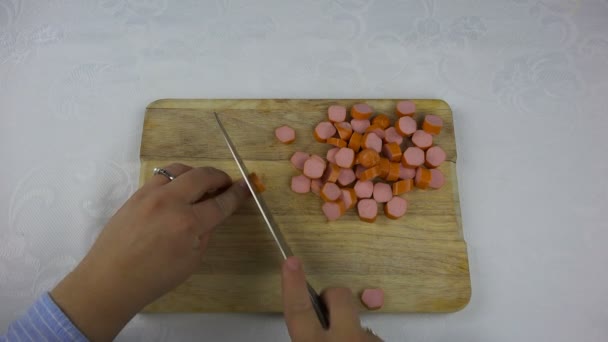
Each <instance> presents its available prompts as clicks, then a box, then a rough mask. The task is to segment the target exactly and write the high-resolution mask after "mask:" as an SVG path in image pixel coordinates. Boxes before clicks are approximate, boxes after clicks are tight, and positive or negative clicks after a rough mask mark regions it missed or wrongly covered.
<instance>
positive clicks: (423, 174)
mask: <svg viewBox="0 0 608 342" xmlns="http://www.w3.org/2000/svg"><path fill="white" fill-rule="evenodd" d="M432 179H433V174H432V173H431V170H429V169H425V168H423V167H419V168H418V169H416V177H415V178H414V184H416V187H418V188H420V189H426V188H428V187H429V185H430V184H431V180H432Z"/></svg>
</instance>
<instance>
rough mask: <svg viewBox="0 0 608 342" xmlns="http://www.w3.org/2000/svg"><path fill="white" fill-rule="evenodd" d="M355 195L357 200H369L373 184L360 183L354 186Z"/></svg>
mask: <svg viewBox="0 0 608 342" xmlns="http://www.w3.org/2000/svg"><path fill="white" fill-rule="evenodd" d="M355 193H356V194H357V197H358V198H370V197H372V194H373V193H374V183H372V181H360V180H358V181H357V183H356V184H355Z"/></svg>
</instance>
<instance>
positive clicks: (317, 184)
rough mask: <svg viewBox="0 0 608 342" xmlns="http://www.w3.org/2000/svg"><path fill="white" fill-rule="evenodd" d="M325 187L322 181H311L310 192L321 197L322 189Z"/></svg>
mask: <svg viewBox="0 0 608 342" xmlns="http://www.w3.org/2000/svg"><path fill="white" fill-rule="evenodd" d="M322 186H323V182H322V181H321V180H320V179H311V180H310V191H311V192H313V193H315V194H317V195H319V194H320V193H321V187H322Z"/></svg>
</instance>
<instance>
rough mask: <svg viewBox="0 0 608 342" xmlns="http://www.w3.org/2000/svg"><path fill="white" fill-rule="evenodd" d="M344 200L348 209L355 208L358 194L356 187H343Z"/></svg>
mask: <svg viewBox="0 0 608 342" xmlns="http://www.w3.org/2000/svg"><path fill="white" fill-rule="evenodd" d="M341 199H342V202H344V206H345V207H346V209H350V208H353V207H354V206H355V204H357V194H356V193H355V189H353V188H346V189H342V197H341Z"/></svg>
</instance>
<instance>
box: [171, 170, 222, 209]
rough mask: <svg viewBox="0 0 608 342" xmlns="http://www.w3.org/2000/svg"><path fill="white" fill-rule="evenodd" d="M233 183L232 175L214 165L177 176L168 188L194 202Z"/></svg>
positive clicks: (189, 201)
mask: <svg viewBox="0 0 608 342" xmlns="http://www.w3.org/2000/svg"><path fill="white" fill-rule="evenodd" d="M231 183H232V180H231V179H230V176H228V174H227V173H226V172H224V171H221V170H218V169H216V168H213V167H197V168H194V169H192V170H190V171H188V172H186V173H184V174H182V175H181V176H179V177H176V178H175V180H173V181H172V182H171V184H168V185H167V190H168V191H171V192H173V193H175V194H176V195H178V196H179V197H181V198H183V199H184V200H186V201H188V203H194V202H197V201H198V200H200V199H201V197H203V195H205V193H207V192H209V191H214V190H217V189H221V188H225V187H227V186H229V185H230V184H231Z"/></svg>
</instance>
